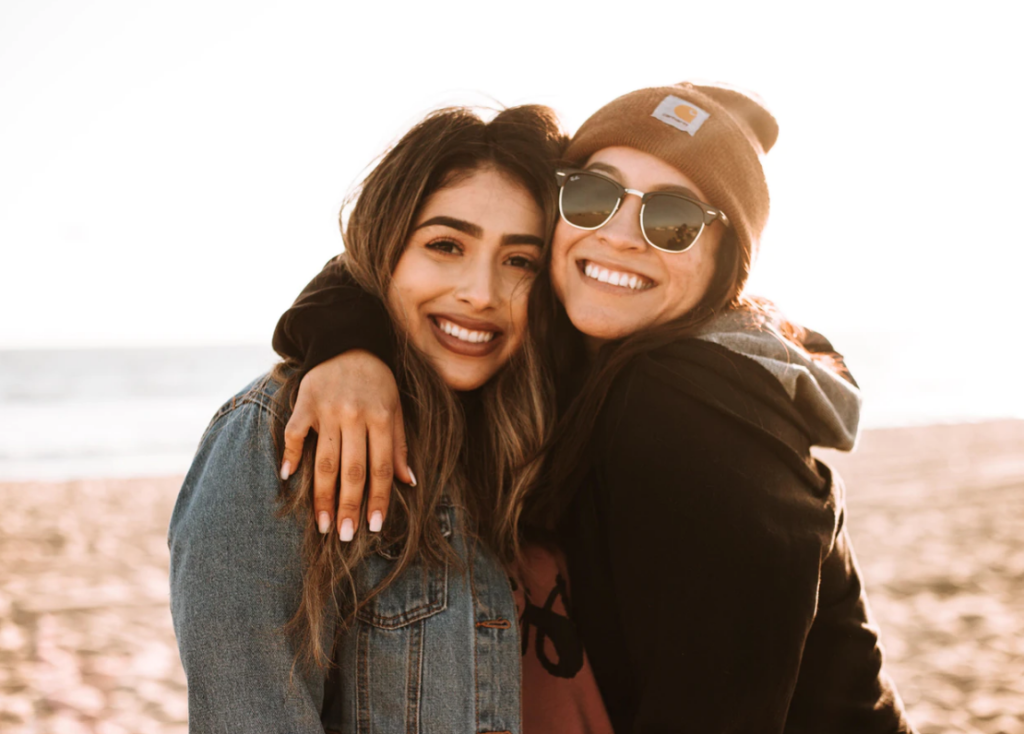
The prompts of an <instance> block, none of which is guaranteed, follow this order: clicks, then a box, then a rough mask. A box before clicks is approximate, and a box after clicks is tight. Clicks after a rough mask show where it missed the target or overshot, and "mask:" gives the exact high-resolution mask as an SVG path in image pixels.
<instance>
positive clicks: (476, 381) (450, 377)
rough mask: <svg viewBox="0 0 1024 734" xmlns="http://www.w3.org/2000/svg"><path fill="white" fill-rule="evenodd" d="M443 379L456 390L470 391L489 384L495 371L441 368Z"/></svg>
mask: <svg viewBox="0 0 1024 734" xmlns="http://www.w3.org/2000/svg"><path fill="white" fill-rule="evenodd" d="M440 373H441V379H443V380H444V382H445V384H446V385H448V387H450V388H451V389H452V390H455V391H456V392H469V391H470V390H476V389H477V388H480V387H483V386H484V385H486V384H487V381H488V380H490V379H491V378H492V377H494V373H493V372H490V371H487V372H479V371H462V370H451V371H449V370H440Z"/></svg>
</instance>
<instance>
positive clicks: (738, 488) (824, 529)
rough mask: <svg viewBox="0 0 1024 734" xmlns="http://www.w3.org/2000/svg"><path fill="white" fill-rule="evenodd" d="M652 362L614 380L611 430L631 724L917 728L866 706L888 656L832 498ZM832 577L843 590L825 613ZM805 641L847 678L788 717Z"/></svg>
mask: <svg viewBox="0 0 1024 734" xmlns="http://www.w3.org/2000/svg"><path fill="white" fill-rule="evenodd" d="M644 365H645V363H644V362H643V361H641V362H640V363H639V364H638V365H635V366H634V368H632V369H631V370H630V372H629V373H627V374H626V375H624V376H623V379H620V380H619V381H618V382H617V384H616V386H615V387H614V388H613V390H612V391H611V392H610V393H609V397H608V404H607V405H606V409H605V410H604V411H603V413H602V415H603V419H602V425H601V426H599V431H600V433H599V436H600V439H601V441H600V445H601V448H602V450H601V454H600V455H601V459H600V462H599V464H598V481H599V489H598V502H599V505H603V508H602V511H603V514H604V515H605V517H606V518H607V520H606V522H607V528H608V531H607V549H606V550H607V554H608V560H609V566H610V569H611V579H610V582H611V584H612V586H613V597H614V598H615V599H616V604H617V607H618V608H617V609H615V610H612V613H613V614H616V615H618V617H619V619H620V621H621V627H622V630H623V633H624V644H625V647H626V650H627V662H628V666H629V667H630V668H631V669H632V671H633V673H634V676H635V685H636V696H635V711H636V717H635V718H634V720H633V725H632V730H633V731H634V732H668V731H699V732H705V733H708V734H711V733H713V732H734V733H740V732H750V733H751V734H754V733H756V734H769V733H771V732H783V731H786V732H797V731H816V732H820V731H829V732H834V733H837V734H841V733H842V732H851V734H852V732H858V733H862V732H883V731H884V732H897V731H906V729H900V728H899V726H900V716H899V711H898V710H897V711H896V712H895V713H894V711H893V709H892V708H889V709H888V710H885V711H883V712H882V713H881V714H878V715H875V716H874V718H873V719H872V718H871V717H870V716H869V715H868V712H869V711H871V710H874V708H873V707H874V706H875V705H876V704H878V703H880V695H881V691H880V687H879V684H878V681H879V675H880V664H881V659H880V656H879V654H878V650H877V645H876V642H877V640H876V639H875V636H874V633H873V631H872V630H871V629H870V628H869V627H868V626H867V620H866V616H865V614H866V613H865V610H864V608H863V605H862V604H861V603H860V601H861V600H860V598H859V593H860V585H859V581H857V580H856V579H855V576H856V568H855V566H854V565H852V557H851V556H850V555H849V549H848V545H847V543H848V541H847V540H846V537H845V535H843V534H841V533H839V530H838V528H839V508H837V506H836V502H835V496H834V495H833V494H832V493H830V491H829V490H828V489H826V490H825V491H824V492H821V491H820V489H817V488H812V487H810V486H808V485H807V484H806V483H805V482H804V481H802V479H801V478H800V475H799V472H796V471H795V470H794V468H793V466H792V463H790V462H786V461H782V460H780V459H779V457H778V451H779V450H780V449H779V447H778V446H776V445H773V444H772V442H770V441H765V440H763V437H762V436H760V435H759V434H758V432H757V431H756V430H751V429H750V428H749V427H747V426H743V425H741V424H740V423H738V422H737V421H736V420H735V419H734V418H732V417H730V416H727V415H724V414H723V413H721V412H720V411H718V410H716V409H714V408H712V407H710V406H709V405H708V404H707V403H705V402H703V401H701V400H698V399H696V398H695V397H693V395H691V394H689V393H688V392H687V391H686V390H680V389H676V386H675V385H673V384H671V383H670V382H668V381H666V380H665V379H664V371H659V370H657V369H646V368H645V366H644ZM648 366H650V365H648ZM837 533H839V534H838V535H837ZM825 573H827V574H830V575H831V574H834V575H837V576H838V577H841V578H837V579H833V583H835V582H839V586H842V587H843V588H844V589H845V591H843V592H839V593H838V596H839V598H837V599H830V598H825V597H824V596H822V598H821V600H820V603H821V605H822V608H821V609H819V606H818V605H819V594H820V593H821V592H822V576H823V574H825ZM851 579H852V580H851ZM837 588H838V586H837ZM851 594H852V595H853V596H852V598H851V597H850V595H851ZM833 603H836V604H838V605H839V606H838V607H837V608H836V610H835V611H832V610H831V609H829V608H826V607H828V606H829V605H831V604H833ZM832 616H835V617H836V620H837V623H831V622H830V623H829V624H825V625H819V624H818V623H817V622H818V619H824V618H831V617H832ZM840 618H841V619H842V622H838V620H839V619H840ZM808 645H812V646H813V648H814V649H815V650H817V652H816V653H815V654H816V655H820V656H822V658H823V660H822V662H825V663H826V665H825V666H824V667H818V669H817V673H815V675H817V674H822V675H825V674H830V673H833V672H836V671H846V674H845V677H844V680H841V681H837V680H835V679H833V680H831V681H827V680H820V681H815V684H816V685H817V690H816V691H815V694H814V695H815V696H820V697H821V698H819V699H818V700H817V704H818V709H817V710H814V711H809V712H808V713H809V716H808V718H807V719H806V720H805V722H806V724H807V728H806V729H804V728H802V727H801V726H799V725H796V724H797V723H798V722H791V725H787V716H788V714H789V707H790V702H791V700H793V699H794V695H795V692H796V689H797V688H798V685H799V683H798V681H799V680H800V679H801V678H802V677H803V676H801V666H802V663H803V661H804V657H805V655H804V651H805V647H806V646H808ZM829 656H835V658H834V659H832V660H830V661H829V660H828V658H829ZM851 671H855V672H851ZM881 703H884V701H881Z"/></svg>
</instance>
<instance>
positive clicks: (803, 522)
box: [275, 83, 912, 734]
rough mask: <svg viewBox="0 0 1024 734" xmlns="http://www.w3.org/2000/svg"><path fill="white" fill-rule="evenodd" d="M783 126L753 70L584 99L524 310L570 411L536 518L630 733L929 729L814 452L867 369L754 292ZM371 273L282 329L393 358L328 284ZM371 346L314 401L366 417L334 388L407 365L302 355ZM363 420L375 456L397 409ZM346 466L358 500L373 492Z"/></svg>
mask: <svg viewBox="0 0 1024 734" xmlns="http://www.w3.org/2000/svg"><path fill="white" fill-rule="evenodd" d="M777 134H778V127H777V124H776V121H775V119H774V118H773V117H772V115H771V114H770V113H769V112H768V111H767V109H766V108H765V106H764V105H763V103H762V102H761V101H760V100H758V99H757V98H756V97H754V96H753V95H750V94H746V93H743V92H740V91H738V90H735V89H730V88H727V87H722V86H705V85H695V84H690V83H683V84H679V85H675V86H671V87H660V88H651V89H642V90H639V91H636V92H632V93H630V94H627V95H624V96H623V97H620V98H618V99H616V100H614V101H613V102H611V103H610V104H608V105H607V106H605V107H604V108H602V109H601V110H599V111H598V112H597V113H595V114H594V115H593V116H592V117H591V118H590V119H588V120H587V121H586V122H585V123H584V124H583V126H582V127H581V128H580V130H579V131H578V132H577V134H576V135H575V137H574V138H573V139H572V141H571V143H570V145H569V147H568V149H567V150H566V153H565V159H566V160H567V161H568V165H567V166H565V167H564V168H563V169H561V170H560V171H559V172H558V174H557V179H558V181H559V184H560V187H561V191H560V202H559V204H560V214H561V219H560V221H559V223H558V225H557V227H556V230H555V234H554V240H553V244H552V248H551V260H550V264H549V268H548V271H547V277H545V276H544V275H542V276H541V277H540V278H539V279H538V281H537V282H536V284H535V287H534V291H533V294H532V301H531V321H532V322H533V326H534V328H535V329H536V330H537V331H536V334H537V337H538V338H539V339H541V340H542V342H543V343H545V344H546V345H547V347H548V348H549V349H550V351H551V362H552V365H553V369H554V371H555V379H556V384H557V388H558V403H559V406H560V421H559V425H558V428H557V429H556V431H555V436H554V438H553V439H552V441H551V442H550V443H549V445H548V448H549V451H548V455H547V464H546V470H545V479H544V481H542V483H541V486H539V487H538V488H537V489H536V490H535V491H534V493H533V503H532V506H531V508H530V512H529V518H530V520H531V521H533V522H534V523H536V524H538V525H543V526H548V527H553V528H556V529H557V534H558V537H559V541H560V543H561V545H562V548H563V549H564V551H565V553H566V556H567V558H568V564H569V576H570V578H571V581H572V598H571V602H572V603H571V611H572V612H573V616H574V618H575V622H576V624H577V625H578V628H579V630H580V634H581V637H582V640H583V643H584V647H585V649H586V651H587V655H588V658H589V660H590V662H591V665H592V667H593V672H594V675H595V677H596V679H597V682H598V685H599V687H600V690H601V694H602V696H603V698H604V701H605V704H606V706H607V709H608V713H609V715H610V717H611V721H612V724H613V726H614V729H615V731H617V732H668V731H693V732H752V733H753V732H757V733H758V734H762V733H766V732H840V733H842V732H850V733H851V734H853V733H854V732H857V733H862V732H909V731H912V729H911V727H910V725H909V723H908V722H907V720H906V717H905V715H904V712H903V705H902V702H901V701H900V698H899V696H898V694H897V693H896V690H895V688H894V686H893V685H892V683H891V681H890V680H889V679H888V677H887V676H886V675H885V673H884V671H883V669H882V652H881V647H880V645H879V640H878V634H877V630H876V628H875V627H874V626H873V624H872V621H871V618H870V613H869V610H868V605H867V600H866V597H865V594H864V589H863V585H862V580H861V578H860V573H859V571H858V568H857V564H856V561H855V558H854V554H853V550H852V547H851V545H850V540H849V536H848V533H847V529H846V525H845V499H844V494H845V489H844V487H843V485H842V482H841V480H840V479H839V477H838V476H837V475H835V474H834V473H833V472H832V471H831V470H830V469H829V468H828V467H827V466H826V465H825V464H823V463H822V462H820V461H818V460H816V459H814V458H813V457H812V456H811V453H810V449H811V447H812V446H816V445H817V446H828V447H833V448H839V449H844V450H849V449H850V448H852V447H853V443H854V440H855V437H856V434H857V423H858V418H859V407H860V395H859V391H858V389H857V387H856V384H855V383H854V382H853V380H852V378H850V376H849V375H848V373H847V372H846V370H845V368H844V366H843V364H842V361H841V358H839V356H838V355H836V354H835V353H834V352H833V351H832V348H831V346H830V345H829V344H828V342H827V341H826V340H825V339H824V338H822V337H820V336H819V335H817V334H814V333H813V332H809V331H807V330H805V329H802V328H800V327H798V326H796V325H794V324H792V323H789V322H787V321H786V320H785V319H784V318H782V317H781V316H780V315H779V314H778V313H777V312H776V311H775V310H774V309H773V308H772V306H771V304H770V302H768V301H765V300H763V299H755V298H752V297H749V296H747V295H745V294H744V292H743V288H744V284H745V282H746V280H747V276H748V274H749V272H750V268H751V265H752V263H753V261H754V257H755V255H756V252H757V247H758V243H759V238H760V235H761V232H762V230H763V228H764V225H765V222H766V220H767V217H768V209H769V205H768V204H769V200H768V189H767V185H766V183H765V178H764V173H763V171H762V168H761V158H762V156H764V155H765V154H766V153H767V152H768V151H769V150H770V149H771V147H772V145H773V144H774V142H775V139H776V136H777ZM352 298H356V296H355V295H354V289H353V287H352V284H351V283H344V282H341V281H338V280H336V279H335V280H334V281H332V282H324V281H321V282H319V283H317V282H314V284H313V285H312V286H311V287H310V288H309V289H307V292H306V293H304V295H303V296H301V297H300V299H299V301H298V302H297V303H296V306H294V307H293V308H292V309H291V310H290V311H289V312H288V313H286V314H285V316H284V317H283V318H282V321H281V322H280V323H279V325H278V331H277V333H276V334H275V347H276V348H278V350H279V351H283V352H285V353H288V354H289V355H290V356H292V357H294V358H296V359H299V360H300V361H303V362H304V364H305V365H306V366H307V367H311V366H312V365H315V364H318V363H320V362H322V361H324V360H325V359H327V358H330V357H334V355H335V354H338V353H339V352H340V351H341V350H343V349H345V348H348V347H352V346H362V347H364V348H367V349H370V350H371V351H373V352H375V353H376V354H377V355H378V356H379V357H382V358H383V359H384V361H385V362H386V361H388V360H389V359H390V354H389V348H388V347H387V346H381V345H379V344H374V343H372V342H370V340H368V339H365V338H363V337H360V336H359V334H360V333H362V332H365V330H366V326H365V324H361V323H359V322H357V321H356V320H355V319H353V318H351V316H350V315H348V314H346V312H345V311H344V310H340V309H335V308H333V307H332V305H331V304H335V303H339V302H341V300H342V299H352ZM363 298H365V296H363ZM340 334H344V335H345V337H344V338H339V336H338V335H340ZM353 335H355V337H353ZM339 346H340V348H339ZM357 367H358V369H361V370H363V371H364V374H369V370H372V369H376V370H379V372H377V373H376V374H377V375H378V376H377V377H376V378H373V379H371V380H370V381H369V384H372V385H374V387H373V389H371V390H369V391H363V393H362V395H361V396H357V397H353V396H351V395H350V396H344V395H338V394H333V395H332V397H331V398H329V399H327V400H320V401H313V400H311V399H309V398H308V397H307V398H306V407H305V409H304V412H303V415H302V417H301V420H299V421H296V423H302V422H303V421H305V422H306V423H315V426H316V427H317V428H318V429H319V430H321V435H322V434H323V432H324V431H327V432H329V433H330V432H333V431H340V432H341V433H343V434H345V433H348V432H351V431H353V430H357V429H355V428H354V427H353V423H354V422H350V423H349V424H346V425H345V426H344V427H343V428H344V430H341V428H338V427H337V426H338V425H339V424H338V423H337V422H332V421H333V419H332V418H331V416H332V414H333V410H334V409H335V408H336V407H337V405H338V404H343V405H346V406H349V412H350V413H351V412H352V411H351V406H353V405H357V404H358V403H359V401H360V400H364V401H365V395H367V394H373V395H386V394H387V392H388V391H389V390H393V389H394V388H393V383H391V382H390V378H388V377H387V373H386V369H385V368H384V366H383V365H382V364H380V363H378V362H377V361H375V357H372V356H370V355H368V354H366V352H353V353H350V354H344V355H341V356H340V357H334V358H333V359H330V360H329V361H327V362H326V363H325V364H323V365H321V366H320V367H317V368H316V369H314V370H313V371H312V372H311V373H310V374H308V375H307V377H306V378H305V380H306V382H308V383H311V384H312V385H317V386H319V387H317V388H316V389H315V390H314V389H310V391H309V393H308V394H313V393H314V392H316V393H323V391H324V386H325V385H326V384H328V383H329V382H330V381H331V380H332V379H333V378H332V377H331V376H332V375H333V374H336V373H337V372H338V371H340V370H353V369H356V368H357ZM374 380H376V382H374ZM328 392H329V393H331V392H332V391H330V390H328ZM333 393H337V391H333ZM300 399H302V395H301V394H300ZM297 415H298V413H297ZM306 416H311V417H312V418H307V417H306ZM305 427H306V425H305V424H302V425H295V426H293V428H294V429H296V433H297V434H298V435H303V434H304V433H305V430H304V429H305ZM361 430H364V431H365V430H367V429H365V428H363V429H361ZM369 430H370V444H371V446H370V454H371V460H372V461H373V462H374V464H377V463H380V462H381V461H382V459H381V458H380V456H379V453H380V452H375V450H374V448H373V444H374V440H375V439H374V435H375V434H374V432H375V431H376V432H377V433H381V432H382V429H381V428H379V427H373V426H371V428H370V429H369ZM389 438H390V437H389ZM285 455H286V458H287V457H288V455H289V454H288V453H287V452H286V454H285ZM404 460H405V459H404V457H400V459H399V461H398V462H397V463H398V466H399V471H400V472H401V471H405V466H404ZM427 460H429V459H428V457H417V456H415V455H414V456H413V457H412V464H413V465H415V463H416V462H417V461H427ZM344 476H345V472H344V471H343V477H344ZM330 482H331V486H332V487H333V477H330ZM342 484H343V486H342V497H343V501H342V508H343V509H341V510H340V511H339V517H340V516H341V515H344V514H345V513H346V512H351V510H347V509H344V508H347V507H350V506H351V505H352V502H351V499H350V498H351V495H352V494H353V493H355V494H361V492H362V487H361V486H360V487H354V488H353V487H346V486H345V485H346V481H345V480H343V482H342ZM324 486H327V483H326V482H325V483H324ZM346 493H348V495H349V499H348V500H346V499H345V497H346ZM379 494H380V490H379V488H372V489H371V495H372V496H373V495H377V496H379ZM374 501H379V500H376V499H373V498H371V503H372V502H374ZM321 502H323V500H321ZM322 507H325V508H327V509H330V506H329V504H324V505H322Z"/></svg>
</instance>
